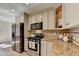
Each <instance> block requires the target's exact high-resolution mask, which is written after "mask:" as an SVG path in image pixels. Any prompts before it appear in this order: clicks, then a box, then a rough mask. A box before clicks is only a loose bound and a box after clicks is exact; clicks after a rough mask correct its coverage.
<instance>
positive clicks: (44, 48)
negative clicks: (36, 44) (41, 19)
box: [41, 41, 46, 56]
mask: <svg viewBox="0 0 79 59" xmlns="http://www.w3.org/2000/svg"><path fill="white" fill-rule="evenodd" d="M41 56H46V41H41Z"/></svg>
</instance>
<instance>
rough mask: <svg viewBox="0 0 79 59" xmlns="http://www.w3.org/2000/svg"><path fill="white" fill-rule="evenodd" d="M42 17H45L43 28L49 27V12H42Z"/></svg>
mask: <svg viewBox="0 0 79 59" xmlns="http://www.w3.org/2000/svg"><path fill="white" fill-rule="evenodd" d="M42 19H43V30H47V29H48V12H47V11H45V12H43V13H42Z"/></svg>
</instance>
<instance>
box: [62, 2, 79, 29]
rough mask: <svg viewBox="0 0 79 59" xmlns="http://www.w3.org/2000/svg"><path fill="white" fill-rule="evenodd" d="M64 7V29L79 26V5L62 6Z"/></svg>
mask: <svg viewBox="0 0 79 59" xmlns="http://www.w3.org/2000/svg"><path fill="white" fill-rule="evenodd" d="M62 5H63V6H62V7H63V13H62V18H63V22H64V23H63V24H64V25H63V28H64V27H65V28H67V27H69V28H71V27H74V26H75V25H77V24H79V13H78V12H79V4H75V3H74V4H73V3H71V4H70V3H66V4H62Z"/></svg>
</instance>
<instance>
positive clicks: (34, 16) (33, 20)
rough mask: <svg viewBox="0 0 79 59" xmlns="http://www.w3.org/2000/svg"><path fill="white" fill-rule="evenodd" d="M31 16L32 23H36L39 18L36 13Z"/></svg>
mask: <svg viewBox="0 0 79 59" xmlns="http://www.w3.org/2000/svg"><path fill="white" fill-rule="evenodd" d="M31 17H32V18H31V22H32V23H36V21H37V20H36V15H32V16H31Z"/></svg>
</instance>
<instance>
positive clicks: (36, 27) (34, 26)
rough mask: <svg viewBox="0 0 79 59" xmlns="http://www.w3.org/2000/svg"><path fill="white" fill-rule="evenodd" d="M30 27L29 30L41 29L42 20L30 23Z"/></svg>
mask: <svg viewBox="0 0 79 59" xmlns="http://www.w3.org/2000/svg"><path fill="white" fill-rule="evenodd" d="M30 29H31V30H41V29H43V22H39V23H32V24H30Z"/></svg>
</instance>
